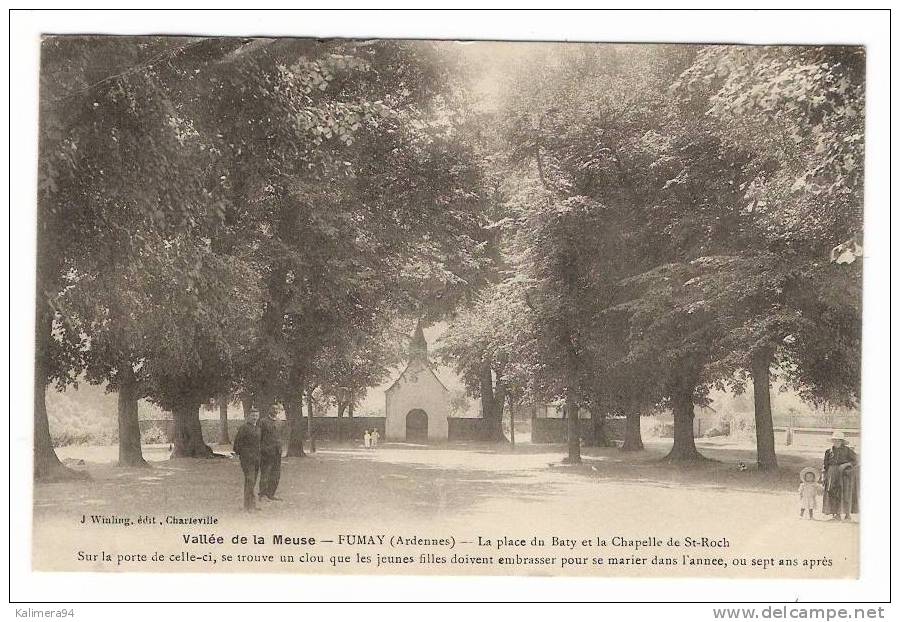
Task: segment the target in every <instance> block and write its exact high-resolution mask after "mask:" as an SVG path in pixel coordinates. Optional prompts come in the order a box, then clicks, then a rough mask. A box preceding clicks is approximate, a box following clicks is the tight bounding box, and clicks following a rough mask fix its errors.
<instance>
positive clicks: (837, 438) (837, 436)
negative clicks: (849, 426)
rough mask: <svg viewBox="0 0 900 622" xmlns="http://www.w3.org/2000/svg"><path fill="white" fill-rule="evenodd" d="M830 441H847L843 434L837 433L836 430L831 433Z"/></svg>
mask: <svg viewBox="0 0 900 622" xmlns="http://www.w3.org/2000/svg"><path fill="white" fill-rule="evenodd" d="M831 440H833V441H846V440H847V437H846V436H844V433H843V432H840V431H838V430H835V431H834V432H832V433H831Z"/></svg>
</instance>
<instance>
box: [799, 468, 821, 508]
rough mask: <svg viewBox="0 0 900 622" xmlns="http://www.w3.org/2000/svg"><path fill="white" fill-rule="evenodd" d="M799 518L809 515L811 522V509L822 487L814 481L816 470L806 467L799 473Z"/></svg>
mask: <svg viewBox="0 0 900 622" xmlns="http://www.w3.org/2000/svg"><path fill="white" fill-rule="evenodd" d="M799 492H800V518H803V516H804V514H807V513H808V514H809V519H810V520H812V517H813V509H814V508H815V507H816V497H818V496H819V495H821V494H822V485H821V484H820V483H819V482H817V481H816V470H815V469H814V468H812V467H806V468H805V469H803V470H802V471H800V488H799Z"/></svg>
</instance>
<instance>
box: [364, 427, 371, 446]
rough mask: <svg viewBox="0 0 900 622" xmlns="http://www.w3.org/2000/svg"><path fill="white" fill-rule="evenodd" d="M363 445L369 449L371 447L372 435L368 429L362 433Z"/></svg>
mask: <svg viewBox="0 0 900 622" xmlns="http://www.w3.org/2000/svg"><path fill="white" fill-rule="evenodd" d="M363 447H365V448H366V449H369V448H371V447H372V435H371V434H369V431H368V430H366V433H365V434H363Z"/></svg>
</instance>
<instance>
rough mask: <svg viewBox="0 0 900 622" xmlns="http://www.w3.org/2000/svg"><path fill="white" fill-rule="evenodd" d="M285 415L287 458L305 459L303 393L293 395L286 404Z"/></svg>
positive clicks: (298, 392)
mask: <svg viewBox="0 0 900 622" xmlns="http://www.w3.org/2000/svg"><path fill="white" fill-rule="evenodd" d="M284 413H285V416H286V417H287V421H288V444H287V454H285V455H286V456H287V457H292V458H303V457H305V456H306V452H305V451H303V441H304V440H305V438H304V437H305V434H304V430H303V391H302V390H300V391H297V392H295V393H294V394H292V395H291V396H290V397H289V398H288V399H287V401H285V403H284Z"/></svg>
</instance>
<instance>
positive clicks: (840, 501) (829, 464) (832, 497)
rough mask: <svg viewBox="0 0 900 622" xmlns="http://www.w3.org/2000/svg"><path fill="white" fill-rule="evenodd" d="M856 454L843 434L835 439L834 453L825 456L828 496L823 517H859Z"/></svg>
mask: <svg viewBox="0 0 900 622" xmlns="http://www.w3.org/2000/svg"><path fill="white" fill-rule="evenodd" d="M856 470H857V469H856V453H855V452H854V451H853V450H852V449H850V448H849V447H847V439H846V438H845V437H844V433H843V432H834V433H833V434H832V435H831V449H829V450H828V451H826V452H825V460H824V462H823V467H822V480H823V483H824V485H825V493H824V495H823V498H822V513H823V514H830V515H831V516H832V517H833V518H835V519H840V518H841V515H842V514H843V520H850V514H858V513H859V501H858V492H857V487H858V478H857V474H856Z"/></svg>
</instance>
